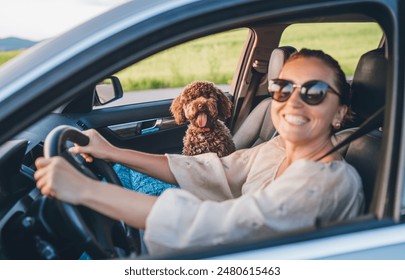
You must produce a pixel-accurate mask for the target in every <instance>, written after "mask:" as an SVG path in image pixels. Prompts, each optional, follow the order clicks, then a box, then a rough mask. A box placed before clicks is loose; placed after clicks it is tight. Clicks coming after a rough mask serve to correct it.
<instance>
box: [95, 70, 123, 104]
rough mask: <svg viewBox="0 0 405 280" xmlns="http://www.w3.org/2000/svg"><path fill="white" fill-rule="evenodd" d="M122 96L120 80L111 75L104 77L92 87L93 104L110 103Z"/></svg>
mask: <svg viewBox="0 0 405 280" xmlns="http://www.w3.org/2000/svg"><path fill="white" fill-rule="evenodd" d="M122 96H123V90H122V86H121V82H120V80H119V79H118V78H117V77H115V76H111V77H108V78H105V79H104V80H102V81H101V82H100V83H98V84H97V85H96V86H95V88H94V106H102V105H105V104H108V103H111V102H113V101H115V100H117V99H120V98H121V97H122Z"/></svg>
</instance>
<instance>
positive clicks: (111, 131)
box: [65, 29, 248, 154]
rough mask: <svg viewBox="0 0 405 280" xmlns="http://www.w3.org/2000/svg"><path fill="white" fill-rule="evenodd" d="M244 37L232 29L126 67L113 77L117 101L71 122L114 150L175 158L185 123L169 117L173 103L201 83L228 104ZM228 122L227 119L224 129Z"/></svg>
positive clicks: (243, 32)
mask: <svg viewBox="0 0 405 280" xmlns="http://www.w3.org/2000/svg"><path fill="white" fill-rule="evenodd" d="M247 33H248V30H247V29H238V30H234V31H227V32H222V33H220V34H214V35H210V36H207V37H205V38H201V39H197V40H194V41H191V42H188V43H184V44H181V45H178V46H176V47H173V48H171V49H169V50H165V51H163V52H161V53H157V54H155V55H153V56H152V57H149V58H147V59H145V60H143V61H140V62H138V63H136V64H134V65H131V66H129V67H127V68H126V69H124V70H122V71H120V72H118V73H115V74H114V76H116V77H118V78H119V80H120V81H121V84H122V87H123V88H124V94H123V97H122V98H121V99H118V100H116V101H114V102H112V103H109V104H106V105H102V106H93V107H92V109H91V111H90V112H86V113H81V114H80V113H75V114H73V115H74V118H75V119H76V120H77V123H78V124H79V125H80V126H81V127H82V128H83V129H88V128H94V129H96V130H98V131H99V132H100V133H101V134H102V135H103V136H104V137H105V138H106V139H108V140H109V141H110V142H111V143H113V144H114V145H117V146H120V147H125V148H129V149H136V150H140V151H144V152H151V153H159V154H162V153H181V151H182V146H183V141H182V140H183V137H184V135H185V131H186V129H187V123H183V124H177V123H176V122H175V121H174V118H173V116H172V113H171V112H170V105H171V103H172V101H173V99H174V98H175V97H176V96H178V95H179V94H180V93H181V91H182V90H183V88H184V86H186V85H187V84H188V83H190V82H192V81H194V80H207V81H211V82H214V83H215V84H217V85H218V87H219V88H220V89H221V90H222V91H223V92H224V93H226V94H227V95H228V97H229V98H230V99H231V100H232V98H233V94H231V93H230V92H229V91H230V87H231V85H230V83H232V76H233V75H234V71H235V69H237V67H236V66H237V63H238V60H239V57H240V56H241V54H242V53H243V51H242V50H243V46H244V43H245V42H244V40H245V38H246V35H247ZM212 44H215V45H216V47H215V48H212V47H211V46H212ZM230 45H233V46H232V47H231V48H230V47H229V46H230ZM225 56H226V57H225ZM190 57H193V58H192V59H193V60H194V62H190V60H191V58H190ZM221 63H224V64H226V65H225V66H224V65H221ZM65 113H67V112H65ZM230 122H231V119H228V120H227V124H229V123H230Z"/></svg>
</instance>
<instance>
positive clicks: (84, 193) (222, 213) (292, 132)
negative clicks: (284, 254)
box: [35, 49, 363, 254]
mask: <svg viewBox="0 0 405 280" xmlns="http://www.w3.org/2000/svg"><path fill="white" fill-rule="evenodd" d="M269 91H270V94H271V95H272V97H273V102H272V105H271V106H272V108H271V109H272V112H271V113H272V119H273V122H274V125H275V127H276V129H277V131H278V132H279V136H278V137H276V138H274V139H273V140H271V141H269V142H267V143H263V144H262V145H260V146H257V147H254V148H252V149H245V150H239V151H236V152H235V153H233V154H231V155H229V156H227V157H223V158H218V157H217V156H216V155H215V154H203V155H198V156H194V157H187V156H182V155H152V154H145V153H141V152H137V151H131V150H124V149H119V148H117V147H114V146H112V145H111V144H110V143H108V142H107V141H106V140H105V139H103V138H102V137H101V136H100V135H99V134H98V133H97V132H96V131H94V130H90V131H86V132H85V134H86V135H88V136H89V137H90V144H89V145H88V146H85V147H80V146H76V147H73V148H71V151H72V152H73V153H80V154H83V155H84V156H85V158H86V160H87V161H91V160H92V156H94V157H98V158H101V159H105V160H110V161H114V162H119V163H121V164H124V165H126V166H128V167H130V168H133V169H135V170H138V171H140V172H142V173H145V174H148V175H149V176H153V177H155V178H158V179H160V180H163V181H165V182H168V183H170V184H177V185H179V186H180V189H168V190H166V191H165V192H163V194H162V195H161V196H160V197H152V196H147V195H144V194H140V193H136V192H131V191H128V190H125V189H122V188H116V187H113V186H107V187H106V185H105V184H103V183H101V182H97V181H94V180H92V179H90V178H88V177H85V176H84V175H82V174H80V173H79V172H78V171H76V170H75V169H74V168H73V167H71V166H70V165H68V164H67V163H66V161H65V160H64V159H62V158H60V157H54V158H51V159H45V158H39V159H38V160H37V161H36V166H37V168H38V170H37V172H36V173H35V179H36V180H37V186H38V188H39V189H41V192H42V193H43V194H44V195H50V196H53V197H56V198H58V199H61V200H64V201H67V202H70V203H73V204H81V205H85V206H87V207H90V208H93V209H95V210H97V211H100V212H102V213H104V214H106V215H108V216H110V217H113V218H115V219H118V220H124V221H125V222H126V223H128V224H130V225H132V226H134V227H137V228H140V229H145V238H144V239H145V243H146V245H147V247H148V249H149V252H150V253H152V254H153V253H161V252H168V251H173V250H176V249H182V248H191V247H192V248H195V247H199V246H200V247H205V246H209V245H215V244H223V243H227V242H233V241H238V240H247V239H249V238H260V237H264V236H271V235H274V234H277V233H279V232H283V231H287V230H294V229H298V228H303V227H310V226H313V225H315V223H316V222H317V221H319V222H330V221H338V220H342V219H347V218H351V217H354V216H356V215H358V214H359V212H360V211H361V210H362V205H363V193H362V185H361V180H360V177H359V175H358V174H357V172H356V171H355V169H354V168H353V167H352V166H350V165H349V164H348V163H346V162H345V161H344V160H343V159H342V157H341V156H340V155H339V154H338V153H333V154H330V155H328V156H326V157H322V156H323V155H324V154H325V153H326V152H327V151H329V150H330V149H331V148H332V147H333V144H332V142H331V133H332V130H333V128H334V127H335V128H339V127H340V125H341V123H342V122H343V120H344V118H345V116H346V114H347V111H348V100H349V87H348V84H347V83H346V80H345V75H344V73H343V71H342V70H341V69H340V67H339V65H338V63H337V62H336V61H335V60H334V59H333V58H331V57H330V56H328V55H326V54H324V53H323V52H321V51H312V50H307V49H303V50H301V51H300V52H298V53H297V54H295V55H293V56H292V57H291V58H290V59H289V60H288V61H287V62H286V64H285V65H284V67H283V69H282V71H281V73H280V75H279V79H277V80H272V81H269ZM66 182H69V183H68V184H67V183H66Z"/></svg>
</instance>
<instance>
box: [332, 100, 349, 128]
mask: <svg viewBox="0 0 405 280" xmlns="http://www.w3.org/2000/svg"><path fill="white" fill-rule="evenodd" d="M347 110H348V107H347V105H340V106H339V108H338V109H337V111H336V114H335V117H334V118H333V121H332V126H333V127H335V128H340V126H341V125H342V122H343V120H344V119H345V116H346V114H347ZM336 124H339V125H338V126H339V127H336V126H337V125H336Z"/></svg>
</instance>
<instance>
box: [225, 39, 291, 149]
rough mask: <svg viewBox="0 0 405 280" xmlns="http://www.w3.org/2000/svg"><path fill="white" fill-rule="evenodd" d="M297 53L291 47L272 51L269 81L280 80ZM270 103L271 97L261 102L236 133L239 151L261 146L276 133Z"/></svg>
mask: <svg viewBox="0 0 405 280" xmlns="http://www.w3.org/2000/svg"><path fill="white" fill-rule="evenodd" d="M296 51H297V50H296V49H295V48H294V47H290V46H283V47H278V48H275V49H274V50H273V51H272V53H271V56H270V60H269V66H268V71H267V78H268V80H270V79H275V78H278V75H279V74H280V71H281V68H282V67H283V65H284V63H285V62H286V60H287V59H288V58H289V57H290V55H291V54H293V53H294V52H296ZM270 102H271V98H270V97H269V98H266V99H264V100H263V101H261V102H260V103H259V104H258V105H257V106H256V107H255V108H254V109H253V110H252V112H251V113H250V114H249V115H248V117H247V118H246V120H245V121H244V122H243V123H242V125H241V126H240V128H239V129H238V130H237V131H236V133H235V134H234V136H233V141H234V142H235V147H236V149H237V150H239V149H243V148H250V147H254V146H256V145H259V144H261V143H263V142H265V141H267V140H269V139H271V138H272V137H273V135H274V134H275V133H276V130H275V128H274V126H273V122H272V121H271V116H270Z"/></svg>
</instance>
